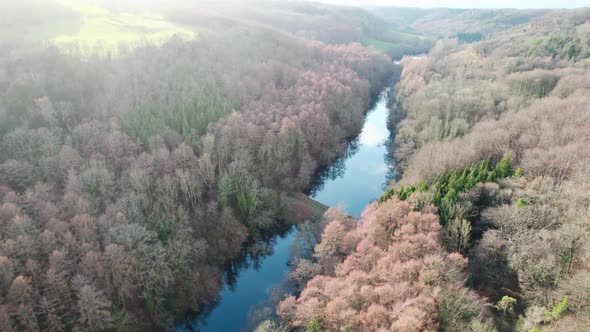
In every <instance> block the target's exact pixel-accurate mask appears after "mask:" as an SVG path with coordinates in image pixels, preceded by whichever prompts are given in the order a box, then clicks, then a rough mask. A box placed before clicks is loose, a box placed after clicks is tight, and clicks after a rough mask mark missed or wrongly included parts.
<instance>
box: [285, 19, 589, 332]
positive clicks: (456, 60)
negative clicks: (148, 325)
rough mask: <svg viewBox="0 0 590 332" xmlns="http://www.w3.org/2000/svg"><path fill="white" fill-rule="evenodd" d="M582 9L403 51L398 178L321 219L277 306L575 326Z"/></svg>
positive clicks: (581, 292)
mask: <svg viewBox="0 0 590 332" xmlns="http://www.w3.org/2000/svg"><path fill="white" fill-rule="evenodd" d="M392 12H395V11H394V10H393V9H392ZM421 15H426V14H425V13H422V14H421ZM428 15H431V16H432V15H435V14H433V13H430V14H428ZM458 15H461V14H458ZM392 17H393V18H395V16H394V15H392ZM406 18H407V17H406ZM414 19H415V20H416V21H415V22H419V20H421V19H423V20H428V19H431V18H428V16H420V17H419V18H414ZM447 19H448V17H447ZM455 19H457V18H455ZM589 19H590V10H588V9H576V10H562V11H551V12H547V13H543V15H542V16H539V17H535V18H532V19H530V20H529V21H527V22H524V23H522V24H519V25H515V26H512V27H508V28H506V29H504V30H498V31H493V30H492V32H490V31H485V30H479V31H478V32H481V33H482V35H483V37H482V38H481V40H480V41H476V40H474V41H470V42H467V43H466V42H461V40H460V39H461V38H460V36H458V35H455V33H454V32H452V31H449V32H448V34H447V36H446V38H443V39H441V40H439V41H437V43H436V45H435V46H434V47H433V48H432V49H431V50H430V51H429V53H428V54H427V55H426V56H423V57H405V58H404V59H403V60H402V61H401V63H402V65H403V71H402V74H401V80H400V82H399V83H397V85H396V94H397V98H396V100H395V102H394V103H392V105H391V113H390V117H389V126H390V128H392V130H394V131H395V134H394V135H395V136H394V139H393V144H391V146H390V148H391V154H393V155H394V156H395V160H396V161H397V162H398V163H399V167H400V168H401V169H402V176H401V177H400V178H399V179H398V181H395V182H393V183H392V184H391V186H390V187H389V188H388V189H387V190H386V191H385V193H384V194H383V196H382V197H381V198H380V199H379V200H378V202H375V203H373V204H371V205H369V206H368V207H367V208H366V210H365V212H364V213H363V215H362V217H361V220H360V221H359V222H357V221H354V222H351V221H349V220H346V219H343V218H342V217H341V216H326V217H325V218H326V220H325V221H324V222H325V223H327V226H326V227H325V228H324V230H323V232H322V233H321V241H320V243H319V244H318V245H317V246H316V247H315V250H314V254H313V255H312V256H311V257H310V258H309V259H307V260H305V261H301V262H299V264H298V266H297V268H296V270H295V271H294V272H293V276H292V277H293V278H296V279H297V278H299V279H301V278H302V276H304V280H305V283H304V285H305V286H304V287H302V288H301V289H302V290H301V292H300V294H298V296H291V297H288V298H286V299H285V300H284V301H283V302H281V304H280V306H279V314H280V315H281V317H283V318H284V319H287V320H288V321H290V322H291V324H292V325H293V326H299V327H302V328H303V329H307V331H345V330H346V331H430V330H436V329H438V330H444V331H528V332H533V331H535V332H538V331H585V330H587V329H588V328H590V316H589V315H588V308H589V305H590V302H588V298H589V297H588V294H590V293H589V291H590V288H589V286H590V272H589V267H588V253H589V249H590V248H589V247H588V245H587V243H588V241H587V238H588V235H589V233H588V232H589V229H588V221H589V220H590V214H589V212H590V210H589V202H590V201H589V198H590V197H589V196H588V193H589V192H590V191H589V190H588V189H589V188H587V183H588V179H589V176H590V174H589V173H588V168H587V163H588V161H589V157H590V155H588V152H589V151H590V149H589V148H588V143H589V142H590V141H589V137H588V133H589V131H588V126H589V125H590V123H588V120H589V119H590V113H589V109H588V105H589V102H590V100H588V95H589V92H590V90H589V89H590V86H589V85H588V82H589V81H588V63H589V62H588V58H589V56H590V29H589V28H590V26H589V23H588V22H589ZM459 20H460V21H461V22H465V18H464V17H459ZM435 21H438V19H435ZM461 22H458V23H457V24H458V25H459V24H463V23H461ZM415 24H418V23H415ZM419 24H422V23H419ZM309 266H314V267H315V268H314V269H310V268H309ZM295 295H297V294H295Z"/></svg>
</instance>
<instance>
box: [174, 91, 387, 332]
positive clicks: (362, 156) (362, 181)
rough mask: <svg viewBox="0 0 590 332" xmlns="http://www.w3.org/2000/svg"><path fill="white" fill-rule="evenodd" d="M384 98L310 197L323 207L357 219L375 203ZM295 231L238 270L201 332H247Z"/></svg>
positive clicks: (382, 169)
mask: <svg viewBox="0 0 590 332" xmlns="http://www.w3.org/2000/svg"><path fill="white" fill-rule="evenodd" d="M386 105H387V97H386V94H385V93H384V94H382V96H381V97H380V99H379V101H378V102H377V103H376V105H375V107H374V108H373V109H372V110H371V111H369V113H368V114H367V116H366V120H365V124H364V126H363V129H362V132H361V133H360V135H359V136H358V137H357V138H356V139H355V140H354V141H353V142H352V145H351V146H352V147H351V149H350V153H349V154H348V156H347V157H346V158H345V159H344V160H340V161H339V162H338V163H335V165H334V166H333V169H327V173H328V174H330V175H329V176H328V175H325V176H324V177H323V179H321V181H320V183H321V184H320V185H319V186H318V187H317V188H316V190H315V191H314V193H313V194H312V197H313V198H314V199H315V200H317V201H319V202H321V203H324V204H326V205H329V206H334V207H342V208H344V209H345V210H346V211H347V212H348V213H350V214H352V215H355V216H360V214H361V212H362V210H363V209H364V207H365V206H366V205H367V204H368V203H370V202H371V201H374V200H375V199H377V198H378V197H379V196H380V195H381V193H382V192H383V186H384V184H385V183H386V182H387V176H388V171H389V168H388V165H387V162H386V158H385V156H386V153H387V147H386V145H385V144H386V142H387V139H388V138H389V131H388V129H387V106H386ZM295 235H296V230H295V229H292V230H291V231H289V232H288V233H287V234H286V235H284V236H277V237H276V238H275V239H274V241H275V244H274V246H273V250H272V253H271V254H270V255H269V256H266V257H264V258H262V260H261V262H260V264H258V265H254V266H252V267H249V268H246V269H244V270H242V271H241V272H240V273H239V275H238V276H237V281H236V283H235V284H234V285H233V286H234V287H230V286H229V285H227V284H226V285H225V286H224V287H223V290H222V292H221V296H220V301H219V303H218V305H217V306H216V307H215V308H214V309H213V310H212V311H211V312H210V313H209V314H208V315H207V316H206V317H201V318H200V319H199V320H198V321H194V322H192V323H191V325H195V326H196V327H197V330H198V331H201V332H240V331H244V330H247V329H251V327H249V326H248V322H249V315H251V314H252V312H254V311H255V310H256V309H257V307H258V306H259V305H260V304H261V303H264V302H266V301H267V300H268V299H269V298H270V296H271V291H272V289H273V287H274V286H276V285H277V284H279V283H280V282H281V281H282V280H284V279H285V277H286V275H287V274H288V272H289V267H288V262H289V259H290V252H289V247H290V245H291V243H292V242H293V240H294V239H295ZM176 330H177V331H188V330H190V329H189V328H188V327H186V325H185V323H179V324H178V325H177V327H176Z"/></svg>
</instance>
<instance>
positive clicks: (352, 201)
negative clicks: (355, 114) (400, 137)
mask: <svg viewBox="0 0 590 332" xmlns="http://www.w3.org/2000/svg"><path fill="white" fill-rule="evenodd" d="M388 138H389V130H388V129H387V97H386V95H385V93H384V94H382V96H381V98H380V99H379V101H378V102H377V104H376V105H375V107H374V108H373V109H372V110H371V111H370V112H369V113H368V114H367V117H366V120H365V124H364V126H363V129H362V132H361V134H360V135H359V137H358V138H357V139H356V141H355V142H354V144H355V149H356V152H355V153H354V154H353V155H352V156H349V157H348V158H347V159H346V160H344V163H343V165H342V166H339V167H343V170H341V171H340V172H338V173H339V176H338V177H336V178H333V179H329V180H327V181H325V182H324V184H323V186H322V187H321V190H319V191H317V192H316V193H314V194H313V195H312V198H313V199H315V200H316V201H318V202H320V203H323V204H325V205H328V206H333V207H341V208H343V209H344V210H346V211H347V212H348V213H350V214H352V215H355V216H357V217H360V215H361V212H362V211H363V210H364V208H365V207H366V206H367V204H368V203H370V202H372V201H374V200H376V199H377V198H379V196H380V195H381V194H382V193H383V185H384V184H385V183H386V182H387V177H388V173H389V171H390V168H389V166H388V164H387V162H386V160H385V156H386V154H387V146H386V143H387V140H388Z"/></svg>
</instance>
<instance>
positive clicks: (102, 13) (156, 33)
mask: <svg viewBox="0 0 590 332" xmlns="http://www.w3.org/2000/svg"><path fill="white" fill-rule="evenodd" d="M57 3H58V4H59V5H60V6H61V7H62V8H63V9H65V10H67V11H69V13H71V14H70V15H67V16H64V17H60V18H55V19H47V20H43V21H39V22H33V23H26V24H18V23H17V24H9V25H7V26H3V27H2V31H0V39H1V40H4V41H13V42H19V43H24V44H43V45H56V46H57V47H59V48H60V49H62V50H64V51H66V52H68V51H72V52H73V51H76V52H80V51H82V52H83V53H86V52H91V53H102V54H116V53H118V52H119V50H120V46H125V48H126V49H129V48H133V47H137V46H140V45H145V44H156V45H158V44H162V43H164V42H165V41H167V40H168V39H170V37H172V36H178V37H180V38H182V39H193V38H195V37H196V35H197V30H196V29H194V28H192V27H187V26H183V25H180V24H176V23H173V22H170V21H167V20H166V19H165V18H164V17H163V16H162V15H161V14H159V13H148V12H145V13H144V12H142V13H129V12H113V11H111V10H108V9H106V8H101V7H98V6H94V5H91V4H89V3H87V2H84V1H80V0H57ZM23 21H24V22H27V21H26V19H25V20H23Z"/></svg>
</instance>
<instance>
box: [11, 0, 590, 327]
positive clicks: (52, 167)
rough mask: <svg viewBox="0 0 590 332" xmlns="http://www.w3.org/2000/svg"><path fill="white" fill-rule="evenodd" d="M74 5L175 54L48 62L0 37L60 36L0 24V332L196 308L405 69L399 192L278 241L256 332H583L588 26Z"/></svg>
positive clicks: (378, 12)
mask: <svg viewBox="0 0 590 332" xmlns="http://www.w3.org/2000/svg"><path fill="white" fill-rule="evenodd" d="M95 3H97V4H100V5H101V6H104V7H105V8H109V9H110V10H113V11H117V12H119V11H121V12H124V11H133V10H140V9H141V10H143V9H146V10H147V9H149V10H154V11H159V12H160V13H161V14H162V17H164V18H165V19H166V20H169V21H170V22H175V24H180V25H182V26H184V27H190V28H191V29H194V30H195V31H198V33H197V34H196V37H195V38H194V39H186V38H180V37H172V38H171V39H170V40H167V41H166V42H165V43H163V44H150V43H143V44H141V45H122V46H121V48H120V49H118V50H112V52H110V51H109V52H100V53H95V52H93V51H92V50H89V49H87V48H83V47H81V46H80V47H79V48H76V47H73V48H69V49H67V50H64V49H62V48H59V47H55V46H51V44H47V43H42V44H41V45H38V44H33V43H31V42H30V41H22V43H21V41H19V39H18V38H16V39H15V38H14V36H11V37H9V36H8V35H10V34H13V32H14V31H24V30H23V29H26V30H27V31H29V32H30V31H33V32H36V30H44V29H46V28H47V27H49V26H52V25H53V24H54V23H55V22H60V21H62V20H70V21H71V22H74V23H75V22H77V20H80V22H83V20H84V17H83V15H80V14H79V13H77V12H76V10H72V9H71V8H67V7H64V6H61V5H60V3H58V2H54V1H49V0H47V1H40V0H26V1H22V3H20V4H18V3H17V2H11V3H2V4H0V19H2V23H0V27H2V28H3V31H8V33H4V34H2V33H1V32H0V50H1V51H0V330H1V331H102V330H106V331H133V330H146V329H147V330H162V329H168V328H171V327H172V326H173V324H174V321H175V319H177V318H178V317H180V316H182V315H184V314H185V313H187V312H196V313H198V312H200V311H203V310H205V309H206V308H207V307H209V306H210V305H211V304H214V303H215V301H216V298H217V296H218V293H219V289H220V286H221V284H222V280H223V278H224V271H225V270H226V268H227V266H228V265H231V264H232V262H234V259H235V258H236V257H243V256H248V255H256V253H257V252H259V251H262V250H261V248H260V247H261V243H263V241H264V239H266V238H267V236H268V234H271V233H273V232H274V231H276V230H277V229H282V228H284V226H286V225H287V224H289V223H290V222H293V218H291V216H290V213H289V210H288V209H287V208H286V206H285V202H284V197H285V196H284V193H288V192H301V191H304V190H306V189H308V187H309V186H310V183H311V182H312V181H313V177H314V174H315V173H316V171H317V170H318V168H320V167H321V166H325V165H329V164H330V163H331V162H333V161H334V160H336V159H337V158H338V157H340V156H341V155H342V153H343V152H344V151H345V149H346V144H347V139H349V138H350V137H352V136H354V135H356V134H357V133H358V131H359V130H360V128H361V126H362V123H363V119H364V115H365V112H366V110H367V109H368V108H369V106H370V104H371V102H373V101H374V100H375V98H376V97H377V95H378V94H379V92H380V91H381V90H382V89H383V87H384V86H386V85H391V84H392V81H393V80H394V79H393V78H394V77H395V76H399V71H398V70H399V69H398V68H397V66H395V65H394V64H393V62H392V59H397V58H400V57H401V56H402V55H404V54H421V53H427V55H425V56H419V57H412V56H408V57H404V58H403V59H402V60H401V65H402V66H403V71H402V72H401V76H400V81H399V83H397V84H396V85H395V89H394V90H393V91H394V94H395V98H394V99H392V103H391V105H390V108H391V111H390V117H389V123H388V124H389V127H390V129H391V130H392V133H394V135H393V136H392V138H391V142H390V144H389V145H390V147H391V151H390V155H391V156H392V158H393V159H394V161H395V163H396V166H397V167H398V168H399V170H400V171H401V174H402V176H401V178H399V179H397V180H398V181H396V182H393V183H392V184H391V186H390V187H389V188H388V189H387V190H386V191H385V193H384V194H383V196H382V197H381V198H380V199H379V200H378V201H377V202H374V203H372V204H370V205H369V206H368V207H367V209H366V210H365V212H364V213H363V215H362V217H361V219H360V220H357V219H355V218H353V217H350V216H348V215H346V214H344V213H343V212H341V211H338V210H336V209H330V210H328V212H326V213H325V214H324V216H323V217H322V218H320V220H315V221H313V220H312V221H306V222H303V223H301V224H300V225H299V226H298V227H299V233H298V235H297V239H296V243H297V247H296V248H295V249H294V250H295V251H296V254H295V255H294V256H293V257H294V258H293V261H292V262H291V264H292V266H293V269H292V272H291V274H290V279H289V280H288V281H287V282H288V283H289V285H288V286H289V287H288V289H290V290H292V294H283V293H281V294H280V295H278V297H279V298H280V299H279V302H280V303H279V304H278V305H277V308H276V309H277V314H278V317H277V320H268V321H265V322H263V323H262V324H261V325H260V326H259V327H258V328H257V331H266V332H277V331H290V330H295V331H299V330H306V331H310V332H319V331H432V330H443V331H478V332H479V331H484V332H485V331H489V332H492V331H527V332H541V331H555V330H558V331H584V330H588V329H589V328H590V314H589V312H590V311H589V309H590V300H589V299H590V266H589V265H588V264H589V263H588V262H589V261H590V257H589V253H590V251H589V249H590V247H589V245H588V244H587V243H588V241H587V238H588V236H589V235H590V234H589V233H590V230H589V228H588V222H589V220H590V209H589V206H590V187H589V185H588V183H589V181H588V179H590V173H589V171H588V167H587V164H588V162H590V149H589V148H588V144H590V134H589V133H590V131H589V130H588V128H590V109H589V108H588V105H590V97H589V96H590V74H589V72H588V68H589V65H590V62H589V60H588V59H589V57H590V10H588V9H577V10H564V11H547V10H535V11H529V10H523V11H519V10H447V9H433V10H419V9H407V8H406V9H402V8H376V9H375V8H373V9H370V10H369V11H365V10H362V9H357V8H348V7H340V6H327V5H321V4H317V3H306V2H283V1H280V2H277V1H267V0H251V1H250V2H248V3H247V4H246V5H244V3H243V2H241V1H237V0H227V1H223V2H205V3H202V4H191V5H188V4H187V3H186V2H184V1H170V3H167V4H166V5H165V6H162V3H161V2H158V1H139V0H134V1H125V2H121V1H111V0H99V1H95ZM27 7H31V8H35V10H27ZM8 12H10V13H13V14H14V15H11V16H6V13H8ZM71 22H70V23H71ZM68 28H70V27H68V26H65V27H60V29H68ZM435 39H437V40H438V41H437V42H436V43H435V42H434V41H435ZM96 47H97V49H99V48H100V47H101V46H100V45H97V46H96ZM396 72H397V74H396ZM275 295H276V294H275Z"/></svg>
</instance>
